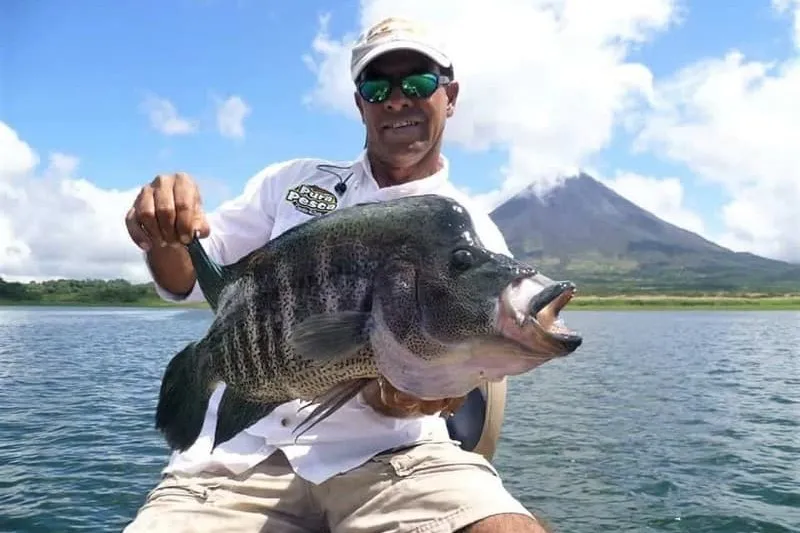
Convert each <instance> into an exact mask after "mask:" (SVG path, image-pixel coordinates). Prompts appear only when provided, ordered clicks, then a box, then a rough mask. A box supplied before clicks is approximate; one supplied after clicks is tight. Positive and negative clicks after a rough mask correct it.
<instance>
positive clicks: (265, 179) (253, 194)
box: [145, 161, 293, 302]
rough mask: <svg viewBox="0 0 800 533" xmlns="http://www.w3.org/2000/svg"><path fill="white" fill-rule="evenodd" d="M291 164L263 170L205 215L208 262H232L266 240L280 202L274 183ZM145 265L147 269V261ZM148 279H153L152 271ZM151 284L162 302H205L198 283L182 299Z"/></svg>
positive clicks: (277, 164)
mask: <svg viewBox="0 0 800 533" xmlns="http://www.w3.org/2000/svg"><path fill="white" fill-rule="evenodd" d="M292 163H293V161H286V162H283V163H276V164H273V165H270V166H268V167H266V168H264V169H263V170H261V171H260V172H258V173H257V174H256V175H254V176H253V177H251V178H250V179H249V180H248V182H247V184H246V185H245V188H244V191H243V192H242V194H241V195H239V196H238V197H237V198H234V199H232V200H229V201H227V202H224V203H223V204H222V205H220V206H219V207H218V208H217V209H216V210H215V211H213V212H211V213H209V214H208V215H206V217H207V219H208V224H209V227H210V230H211V231H210V234H209V236H208V237H207V238H205V239H201V241H200V243H201V244H202V246H203V248H204V249H205V250H206V253H207V254H208V256H209V257H210V258H211V259H213V260H214V261H216V262H218V263H220V264H222V265H227V264H230V263H234V262H236V261H237V260H239V259H240V258H242V257H243V256H245V255H247V254H248V253H250V252H251V251H253V250H254V249H256V248H258V247H259V246H262V245H263V244H264V243H266V242H267V241H268V240H269V238H270V235H271V233H272V227H273V225H274V223H275V213H276V209H277V203H278V200H279V199H278V198H277V196H276V190H278V187H276V182H277V181H282V180H281V178H282V177H283V176H284V175H285V174H286V173H288V172H291V165H292ZM201 194H202V191H201ZM145 264H147V266H148V269H149V268H150V266H149V264H148V263H147V260H146V259H145ZM150 276H151V277H153V272H152V269H150ZM153 281H154V286H155V291H156V293H157V294H158V295H159V297H161V298H162V299H163V300H166V301H169V302H201V301H204V299H205V298H204V296H203V292H202V290H201V289H200V286H199V285H198V284H197V282H195V284H194V286H193V287H192V290H191V291H190V292H189V294H187V295H185V296H184V295H178V294H173V293H171V292H169V291H167V290H166V289H165V288H164V287H162V286H160V285H159V284H158V283H157V282H155V278H153Z"/></svg>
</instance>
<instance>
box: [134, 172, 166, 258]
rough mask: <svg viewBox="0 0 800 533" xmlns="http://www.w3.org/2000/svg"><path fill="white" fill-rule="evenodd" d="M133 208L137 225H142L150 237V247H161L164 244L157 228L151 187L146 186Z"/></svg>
mask: <svg viewBox="0 0 800 533" xmlns="http://www.w3.org/2000/svg"><path fill="white" fill-rule="evenodd" d="M135 208H136V217H137V218H138V219H139V224H141V225H142V227H143V228H144V230H145V231H146V232H147V234H148V235H149V236H150V244H151V246H162V245H163V244H164V238H163V237H162V236H161V230H160V229H159V228H158V220H156V206H155V202H154V198H153V188H152V187H151V186H149V185H147V186H145V187H144V188H143V190H142V194H141V196H140V197H139V199H138V201H137V204H136V205H135Z"/></svg>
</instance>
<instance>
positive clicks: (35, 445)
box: [0, 308, 800, 533]
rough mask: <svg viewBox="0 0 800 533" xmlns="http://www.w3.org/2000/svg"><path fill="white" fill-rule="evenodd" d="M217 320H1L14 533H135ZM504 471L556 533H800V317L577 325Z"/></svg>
mask: <svg viewBox="0 0 800 533" xmlns="http://www.w3.org/2000/svg"><path fill="white" fill-rule="evenodd" d="M209 317H210V315H209V314H208V312H206V311H191V310H190V311H186V310H173V309H144V310H138V309H133V310H132V309H53V308H44V309H41V308H0V531H3V532H6V531H8V532H12V531H13V532H20V533H35V532H50V531H53V532H70V531H92V532H101V531H109V532H111V531H120V530H121V529H122V527H123V526H124V525H125V524H126V523H127V522H128V521H129V520H130V519H131V517H133V515H134V514H135V512H136V510H137V508H138V507H139V505H140V504H141V503H142V499H143V497H144V495H145V493H146V492H147V491H148V490H150V489H151V488H152V487H153V485H154V484H155V483H156V481H157V478H158V474H159V470H160V469H161V468H162V466H163V465H164V462H165V460H166V456H167V455H166V449H165V447H164V444H163V441H162V440H161V439H160V437H159V436H158V435H157V434H156V432H155V430H154V429H153V410H154V406H155V401H156V395H157V392H158V386H159V380H160V378H161V373H162V371H163V369H164V366H165V364H166V363H167V361H168V360H169V358H170V357H172V355H173V353H174V352H175V351H176V350H177V349H179V348H180V347H182V346H183V344H184V343H186V342H187V341H189V340H191V339H193V338H195V337H197V336H200V335H202V333H203V332H204V331H205V328H206V327H207V325H208V321H209ZM566 318H567V320H568V321H569V323H570V324H571V325H572V326H576V327H578V328H579V329H580V330H581V331H582V332H583V333H584V334H585V336H586V342H585V344H584V346H583V347H582V348H581V349H580V350H579V352H578V353H576V354H575V355H574V356H572V357H571V358H568V359H563V360H559V361H553V362H550V363H548V364H547V365H546V366H544V367H541V368H540V369H538V370H536V371H535V372H533V373H532V374H530V375H527V376H524V377H519V378H515V379H513V380H512V381H511V383H510V391H509V403H508V410H507V418H506V420H507V422H506V425H505V426H504V433H503V437H502V441H501V443H500V449H499V451H498V455H497V457H496V464H497V466H498V468H499V470H500V472H501V473H502V474H503V476H504V478H505V480H506V483H507V485H508V486H509V488H510V490H511V491H512V492H513V493H514V494H515V495H516V496H517V497H519V498H520V499H521V501H522V502H523V503H524V504H525V505H527V506H528V507H529V508H531V509H532V510H534V511H535V512H537V513H540V514H541V515H542V516H544V517H545V518H546V519H547V520H548V521H549V522H550V524H551V525H552V527H553V528H554V529H555V530H556V531H560V532H565V533H566V532H570V533H590V532H597V531H615V532H661V531H685V532H694V533H704V532H708V533H710V532H715V533H733V532H736V533H756V532H765V533H766V532H769V533H788V532H800V313H797V312H733V311H730V312H729V311H722V312H701V311H681V312H660V311H644V312H642V311H640V312H611V311H603V312H589V311H572V312H569V313H567V314H566Z"/></svg>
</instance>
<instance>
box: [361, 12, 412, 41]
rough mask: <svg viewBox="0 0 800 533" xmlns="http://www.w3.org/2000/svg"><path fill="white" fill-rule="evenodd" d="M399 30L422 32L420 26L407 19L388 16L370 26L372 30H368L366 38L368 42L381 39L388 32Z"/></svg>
mask: <svg viewBox="0 0 800 533" xmlns="http://www.w3.org/2000/svg"><path fill="white" fill-rule="evenodd" d="M398 31H404V32H409V33H420V28H419V27H417V26H416V25H414V24H413V23H412V22H410V21H407V20H403V19H398V18H388V19H384V20H382V21H380V22H378V23H377V24H375V25H374V26H373V27H372V28H370V30H369V31H368V32H367V38H366V39H365V40H366V41H367V42H371V41H374V40H376V39H380V38H381V37H383V36H385V35H386V34H390V33H395V32H398Z"/></svg>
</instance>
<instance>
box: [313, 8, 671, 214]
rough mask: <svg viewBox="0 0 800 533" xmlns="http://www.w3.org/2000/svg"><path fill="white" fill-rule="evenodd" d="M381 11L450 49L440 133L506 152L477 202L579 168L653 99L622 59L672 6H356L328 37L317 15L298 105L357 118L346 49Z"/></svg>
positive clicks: (645, 75)
mask: <svg viewBox="0 0 800 533" xmlns="http://www.w3.org/2000/svg"><path fill="white" fill-rule="evenodd" d="M388 15H401V16H403V15H406V16H411V17H413V18H415V19H417V20H421V21H423V22H425V23H426V24H427V25H428V26H429V28H435V29H436V32H437V35H438V36H439V37H440V38H441V40H442V41H443V42H444V44H445V45H446V46H447V48H448V49H449V50H450V51H451V55H452V57H453V59H454V63H455V72H456V77H457V78H458V79H459V81H460V82H461V92H460V95H459V105H458V108H457V110H456V113H455V116H454V117H453V118H452V119H451V121H450V124H449V125H448V128H447V131H446V136H447V139H448V141H450V142H454V143H458V144H459V145H461V146H464V147H467V148H469V149H475V150H480V149H485V148H500V149H503V150H507V153H508V162H507V163H506V165H505V166H504V168H503V169H502V175H503V178H504V183H503V185H502V188H501V190H499V191H495V192H493V193H492V194H490V195H488V196H485V197H484V198H483V200H484V201H490V202H493V203H497V202H499V201H502V200H503V199H505V198H507V197H508V196H510V195H511V194H513V193H514V192H516V191H517V190H519V189H520V188H522V187H523V186H525V185H528V184H529V183H531V182H533V181H539V182H547V180H550V179H552V176H553V175H557V174H560V173H566V172H569V169H571V168H574V167H576V166H583V165H585V164H587V162H589V161H590V160H591V157H592V156H593V155H594V154H596V153H597V152H598V151H599V150H601V149H603V148H604V147H605V146H606V145H607V144H608V142H609V141H610V139H611V137H612V134H613V130H614V127H615V126H616V125H617V122H618V121H619V120H620V119H621V117H623V116H624V112H625V111H626V110H627V109H629V108H630V106H632V105H635V104H636V103H638V102H640V101H642V100H644V101H647V100H648V99H649V98H650V97H651V93H652V75H651V73H650V71H649V69H648V68H647V67H646V66H644V65H641V64H638V63H634V62H631V61H629V60H627V59H626V55H627V53H628V52H629V50H630V48H631V47H632V46H635V45H637V44H638V43H641V42H643V41H646V40H648V39H650V38H651V37H652V35H653V34H654V33H655V32H658V31H663V30H664V29H666V28H667V27H668V26H669V25H670V24H671V23H673V22H674V19H675V17H676V16H677V11H676V8H675V5H674V2H673V1H672V0H616V1H604V2H598V1H596V0H538V1H531V0H497V1H496V2H494V3H493V4H492V6H491V7H488V6H487V3H486V2H485V1H483V0H449V1H445V0H440V1H438V2H436V3H432V2H428V1H427V0H410V1H408V2H404V3H403V4H402V5H400V6H398V4H397V2H394V1H391V0H363V1H362V2H361V10H360V17H359V21H358V25H357V27H356V28H354V29H353V32H352V33H350V34H348V35H344V36H341V37H339V38H335V37H333V36H330V35H329V34H328V32H327V20H328V19H327V18H323V20H322V28H321V31H320V33H319V34H318V35H317V37H316V38H315V39H314V42H313V43H312V54H311V55H309V56H306V57H305V58H304V60H305V61H306V63H307V64H308V65H309V67H310V68H311V69H312V71H313V72H314V73H315V74H316V76H317V85H316V87H315V89H314V90H313V91H312V93H311V94H309V95H307V99H306V101H307V102H308V103H310V104H312V105H317V106H323V107H326V108H331V109H334V110H336V111H339V112H342V113H345V114H347V116H350V117H353V118H356V117H357V116H358V115H357V112H356V109H355V106H354V104H353V100H352V98H353V97H352V93H353V87H352V84H351V83H350V82H349V78H348V75H347V73H348V62H349V46H350V44H351V42H352V41H353V39H354V38H355V36H356V34H357V33H360V32H361V31H363V30H364V29H365V28H366V27H367V26H368V25H369V24H371V23H373V22H375V21H377V20H378V19H379V18H383V17H384V16H388ZM545 185H548V184H547V183H545Z"/></svg>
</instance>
